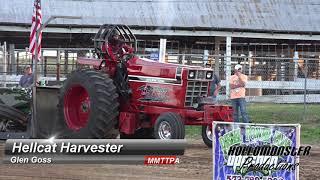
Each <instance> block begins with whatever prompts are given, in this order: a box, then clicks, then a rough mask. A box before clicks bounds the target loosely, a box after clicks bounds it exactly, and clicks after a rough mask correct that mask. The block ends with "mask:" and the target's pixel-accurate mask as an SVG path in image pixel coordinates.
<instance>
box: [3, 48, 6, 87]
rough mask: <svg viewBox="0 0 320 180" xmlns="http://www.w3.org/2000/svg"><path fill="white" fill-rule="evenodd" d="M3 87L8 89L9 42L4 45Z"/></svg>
mask: <svg viewBox="0 0 320 180" xmlns="http://www.w3.org/2000/svg"><path fill="white" fill-rule="evenodd" d="M3 70H4V71H3V74H4V76H3V77H4V79H3V81H4V82H3V86H4V87H7V42H4V43H3Z"/></svg>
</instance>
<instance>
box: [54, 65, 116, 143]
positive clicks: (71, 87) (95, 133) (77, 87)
mask: <svg viewBox="0 0 320 180" xmlns="http://www.w3.org/2000/svg"><path fill="white" fill-rule="evenodd" d="M118 108H119V103H118V94H117V92H116V87H115V85H114V84H113V80H112V79H111V78H109V76H108V75H107V74H104V73H101V72H98V71H94V70H90V69H81V70H76V71H74V72H72V73H71V74H70V76H69V77H68V78H67V80H66V81H65V83H64V85H63V87H62V88H61V92H60V99H59V104H58V111H59V112H58V113H59V121H58V122H59V123H58V124H57V125H58V126H60V127H61V129H62V132H61V134H62V136H61V137H62V138H115V137H116V136H117V135H118V131H117V129H116V123H117V117H118V115H119V112H118Z"/></svg>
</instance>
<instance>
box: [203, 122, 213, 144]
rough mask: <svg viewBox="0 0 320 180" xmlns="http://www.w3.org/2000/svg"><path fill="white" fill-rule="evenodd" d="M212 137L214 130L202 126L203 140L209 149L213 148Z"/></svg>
mask: <svg viewBox="0 0 320 180" xmlns="http://www.w3.org/2000/svg"><path fill="white" fill-rule="evenodd" d="M212 135H213V134H212V128H210V126H202V133H201V136H202V140H203V142H204V143H205V144H206V145H207V146H208V147H209V148H212Z"/></svg>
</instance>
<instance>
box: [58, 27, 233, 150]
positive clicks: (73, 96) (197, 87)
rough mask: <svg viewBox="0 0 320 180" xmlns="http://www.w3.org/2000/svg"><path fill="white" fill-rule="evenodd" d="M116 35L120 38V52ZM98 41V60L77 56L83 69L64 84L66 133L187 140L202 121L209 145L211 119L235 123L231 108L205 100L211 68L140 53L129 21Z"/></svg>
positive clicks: (61, 105) (61, 111) (102, 30)
mask: <svg viewBox="0 0 320 180" xmlns="http://www.w3.org/2000/svg"><path fill="white" fill-rule="evenodd" d="M114 35H117V36H118V38H119V37H120V39H121V40H119V42H120V44H118V45H119V46H118V47H117V48H115V49H116V50H112V48H111V47H112V44H110V43H111V42H110V41H112V39H111V38H112V37H113V36H114ZM94 45H95V52H96V55H97V57H98V58H96V59H95V58H78V60H77V63H78V66H79V67H80V68H78V70H76V71H74V72H72V73H71V74H70V75H69V76H68V78H67V80H66V81H65V82H64V85H63V87H62V88H61V92H60V100H59V104H58V110H59V116H60V118H59V119H60V124H63V125H64V129H65V131H64V134H65V135H66V136H67V137H69V138H115V137H117V135H118V134H119V133H120V138H157V139H183V138H185V125H199V126H202V137H203V140H204V142H205V144H206V145H208V146H209V147H210V146H211V145H212V137H211V128H212V127H211V124H212V122H213V121H232V108H231V107H230V106H226V105H215V104H213V103H212V102H213V101H211V100H210V99H209V98H206V97H207V94H208V91H209V84H210V82H211V81H212V78H213V71H212V70H211V69H206V68H202V67H196V66H187V65H178V64H170V63H159V62H156V61H152V60H148V59H144V58H139V57H137V56H135V55H134V51H132V50H133V48H132V49H131V51H130V48H128V45H131V46H132V45H133V46H134V47H135V49H136V47H137V40H136V37H135V36H134V35H133V33H132V32H131V30H130V29H129V28H128V27H127V26H125V25H103V26H101V27H100V30H99V31H98V33H97V34H96V36H95V38H94ZM124 49H127V50H128V51H129V52H128V51H126V52H124V51H123V50H124ZM118 50H120V51H121V52H119V51H118Z"/></svg>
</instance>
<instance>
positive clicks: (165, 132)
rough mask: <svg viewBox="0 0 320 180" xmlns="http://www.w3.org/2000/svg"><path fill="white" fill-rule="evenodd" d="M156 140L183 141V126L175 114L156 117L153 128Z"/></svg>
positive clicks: (178, 116) (170, 113)
mask: <svg viewBox="0 0 320 180" xmlns="http://www.w3.org/2000/svg"><path fill="white" fill-rule="evenodd" d="M154 136H155V138H156V139H184V137H185V126H184V124H183V121H182V118H181V116H180V115H178V114H176V113H172V112H169V113H164V114H162V115H160V116H159V117H158V119H157V120H156V123H155V126H154Z"/></svg>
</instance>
